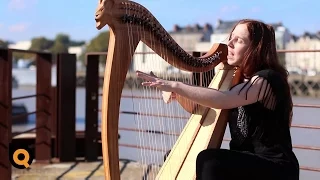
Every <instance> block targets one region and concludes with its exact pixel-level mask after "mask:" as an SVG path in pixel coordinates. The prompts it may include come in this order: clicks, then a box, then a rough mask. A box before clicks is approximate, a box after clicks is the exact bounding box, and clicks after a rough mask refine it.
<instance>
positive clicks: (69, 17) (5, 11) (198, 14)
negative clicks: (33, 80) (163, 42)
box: [0, 0, 320, 41]
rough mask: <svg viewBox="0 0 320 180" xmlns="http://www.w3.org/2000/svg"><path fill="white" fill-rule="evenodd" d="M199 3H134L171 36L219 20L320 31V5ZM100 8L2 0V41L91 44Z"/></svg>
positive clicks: (50, 0)
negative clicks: (63, 36) (177, 29)
mask: <svg viewBox="0 0 320 180" xmlns="http://www.w3.org/2000/svg"><path fill="white" fill-rule="evenodd" d="M195 1H196V0H136V2H138V3H140V4H142V5H144V6H145V7H147V8H148V9H149V10H150V11H151V12H152V13H153V14H154V15H155V17H156V18H157V19H158V20H159V22H160V23H161V24H162V25H163V26H164V28H165V29H166V30H168V31H170V30H172V27H173V25H174V24H179V25H188V24H191V25H192V24H196V23H199V24H200V25H202V24H204V23H206V22H208V23H212V24H213V25H214V24H215V23H216V20H217V19H218V18H220V19H222V20H237V19H241V18H254V19H260V20H263V21H265V22H267V23H274V22H282V23H283V24H284V25H285V26H286V27H288V28H289V29H290V31H291V32H292V33H294V34H297V35H300V34H302V33H303V32H304V31H310V32H316V31H320V15H319V11H320V9H319V7H320V1H319V0H268V1H266V0H263V1H262V0H261V1H257V0H220V1H217V0H197V3H195ZM97 3H98V0H0V17H1V18H0V39H5V40H12V41H22V40H30V39H31V38H32V37H35V36H46V37H48V38H54V37H55V35H56V34H57V33H60V32H62V33H67V34H69V35H70V37H71V38H72V39H74V40H90V39H91V38H93V37H94V36H96V35H97V34H98V33H99V31H98V30H97V29H96V28H95V21H94V13H95V9H96V6H97ZM317 17H318V18H317ZM103 30H107V28H106V27H105V28H104V29H103ZM103 30H102V31H103Z"/></svg>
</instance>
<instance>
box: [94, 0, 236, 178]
mask: <svg viewBox="0 0 320 180" xmlns="http://www.w3.org/2000/svg"><path fill="white" fill-rule="evenodd" d="M95 20H96V22H97V24H96V27H97V29H101V28H103V27H104V26H105V25H108V26H109V28H110V39H109V47H108V54H107V61H106V67H105V74H104V84H103V96H102V114H101V120H102V122H101V139H102V151H103V164H104V170H105V179H107V180H119V179H120V171H119V147H118V145H119V144H118V123H119V106H120V99H121V93H122V89H123V86H124V82H125V79H126V74H127V71H128V69H129V66H130V63H131V60H132V57H133V55H134V52H135V49H136V47H137V45H138V43H139V42H140V41H142V42H143V43H145V44H146V45H147V46H149V47H150V48H151V49H152V50H153V51H154V52H155V53H156V54H158V55H159V56H161V57H162V58H163V59H164V60H165V61H167V62H168V63H169V64H171V65H172V66H174V67H176V68H178V69H181V70H185V71H190V72H206V71H209V70H212V69H213V68H214V67H216V66H217V65H218V64H220V65H222V66H221V68H220V70H219V72H217V73H216V75H215V77H214V79H213V81H212V82H211V84H210V87H211V88H216V89H221V90H227V89H228V88H229V87H230V86H231V85H233V84H235V83H237V81H236V79H237V78H234V75H235V69H234V68H233V67H231V66H229V65H227V64H226V63H225V60H226V59H227V58H226V57H227V53H228V52H227V51H228V50H227V46H226V45H225V44H214V45H213V47H212V48H211V49H210V50H209V51H208V53H206V54H205V55H203V56H201V57H194V56H192V55H190V54H188V53H186V52H185V51H184V50H183V49H182V48H181V47H180V46H179V45H178V44H177V43H176V42H175V41H174V40H173V39H172V37H171V36H170V35H169V34H168V33H167V32H166V31H165V29H164V28H163V27H162V26H161V24H160V23H159V22H158V21H157V19H156V18H155V17H154V16H153V15H152V14H151V13H150V12H149V11H148V10H147V9H146V8H144V7H143V6H142V5H140V4H138V3H135V2H132V1H127V0H104V1H103V0H99V4H98V8H97V10H96V14H95ZM164 52H165V53H164ZM198 112H199V113H197V114H193V115H192V116H191V117H190V119H189V121H188V123H187V125H186V126H185V128H184V129H183V131H182V133H181V134H180V136H179V138H178V141H177V142H176V144H175V145H174V147H172V149H171V152H170V154H169V155H168V157H167V158H166V161H165V162H164V164H163V165H162V167H161V169H160V171H159V173H158V175H157V177H156V179H163V180H173V179H183V180H187V179H194V178H195V160H196V156H197V154H198V153H199V152H200V151H201V150H203V149H206V148H208V147H216V148H218V147H220V145H221V142H222V138H223V135H224V132H225V128H226V124H227V120H226V115H227V113H226V111H225V110H219V109H210V108H203V109H201V110H199V111H198ZM182 140H183V141H182ZM185 140H187V141H185ZM178 157H179V158H178Z"/></svg>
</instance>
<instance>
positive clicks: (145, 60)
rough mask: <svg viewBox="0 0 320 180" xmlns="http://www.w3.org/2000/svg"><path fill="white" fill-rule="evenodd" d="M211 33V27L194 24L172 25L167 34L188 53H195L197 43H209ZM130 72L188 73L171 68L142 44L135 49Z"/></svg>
mask: <svg viewBox="0 0 320 180" xmlns="http://www.w3.org/2000/svg"><path fill="white" fill-rule="evenodd" d="M212 33H213V27H212V25H210V24H205V25H204V26H200V25H199V24H196V25H194V26H191V25H188V26H185V27H181V26H179V25H174V27H173V30H172V31H169V34H170V35H171V36H172V38H173V39H174V40H175V41H176V43H177V44H178V45H179V46H180V47H181V48H182V49H184V50H185V51H186V52H188V53H191V52H192V51H195V46H196V44H197V43H198V42H210V36H211V34H212ZM143 53H145V54H143ZM131 70H141V71H146V72H149V71H153V72H155V73H164V72H165V73H166V74H167V73H176V72H183V73H188V72H185V71H181V70H179V69H177V68H175V67H173V66H171V65H170V64H169V63H167V62H166V61H164V60H163V59H162V58H161V57H160V56H159V55H157V54H155V53H154V52H153V51H152V50H151V49H150V48H149V47H148V46H146V45H145V44H144V43H142V42H140V43H139V44H138V47H137V48H136V54H135V55H134V61H133V63H132V66H131Z"/></svg>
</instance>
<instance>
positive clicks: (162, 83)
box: [136, 71, 176, 92]
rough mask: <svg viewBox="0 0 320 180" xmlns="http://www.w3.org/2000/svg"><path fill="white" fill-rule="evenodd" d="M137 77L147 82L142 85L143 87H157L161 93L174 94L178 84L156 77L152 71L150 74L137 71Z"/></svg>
mask: <svg viewBox="0 0 320 180" xmlns="http://www.w3.org/2000/svg"><path fill="white" fill-rule="evenodd" d="M136 73H137V76H138V77H139V78H141V79H143V80H145V82H143V83H142V85H143V86H149V87H156V88H158V89H159V90H161V91H167V92H173V90H174V87H175V84H176V82H175V81H167V80H164V79H161V78H158V77H157V76H155V75H154V74H153V73H152V71H151V72H150V74H147V73H144V72H141V71H136Z"/></svg>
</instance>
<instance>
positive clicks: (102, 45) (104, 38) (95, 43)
mask: <svg viewBox="0 0 320 180" xmlns="http://www.w3.org/2000/svg"><path fill="white" fill-rule="evenodd" d="M109 37H110V32H109V31H104V32H101V33H99V34H98V35H97V36H96V37H94V38H93V39H92V40H91V41H90V42H89V44H88V45H87V47H86V51H85V52H84V53H83V54H82V55H81V56H80V57H79V59H80V60H81V61H82V62H84V61H85V53H87V52H107V51H108V45H109ZM105 61H106V56H100V62H101V63H102V64H105Z"/></svg>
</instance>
